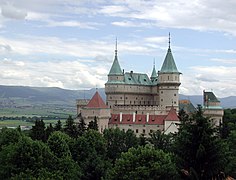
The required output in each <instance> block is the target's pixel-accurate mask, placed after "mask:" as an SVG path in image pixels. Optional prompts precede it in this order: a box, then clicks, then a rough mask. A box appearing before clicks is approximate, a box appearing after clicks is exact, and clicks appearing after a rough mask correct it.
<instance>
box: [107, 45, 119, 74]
mask: <svg viewBox="0 0 236 180" xmlns="http://www.w3.org/2000/svg"><path fill="white" fill-rule="evenodd" d="M109 75H123V73H122V70H121V68H120V64H119V61H118V57H117V47H116V50H115V59H114V61H113V64H112V66H111V69H110V72H109V74H108V76H109Z"/></svg>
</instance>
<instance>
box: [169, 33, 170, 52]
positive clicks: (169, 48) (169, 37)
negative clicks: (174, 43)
mask: <svg viewBox="0 0 236 180" xmlns="http://www.w3.org/2000/svg"><path fill="white" fill-rule="evenodd" d="M169 49H170V32H169Z"/></svg>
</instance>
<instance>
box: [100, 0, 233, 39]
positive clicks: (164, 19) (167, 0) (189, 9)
mask: <svg viewBox="0 0 236 180" xmlns="http://www.w3.org/2000/svg"><path fill="white" fill-rule="evenodd" d="M235 6H236V1H228V2H227V3H225V2H224V1H221V0H210V1H204V0H200V1H191V2H189V1H187V0H176V1H171V0H159V1H145V0H136V1H123V2H120V3H117V4H115V5H108V6H106V5H104V7H103V8H101V10H100V13H102V14H105V15H107V16H112V17H122V18H127V19H131V20H132V19H134V20H135V19H140V20H148V21H152V24H153V25H155V26H158V27H169V28H170V27H171V28H180V29H193V30H199V31H212V30H214V31H221V32H226V33H229V34H232V35H234V36H236V30H235V29H236V24H235V21H236V15H235V10H234V8H233V7H235ZM124 22H125V21H124ZM116 24H118V25H129V24H130V25H132V21H129V23H123V24H122V23H116Z"/></svg>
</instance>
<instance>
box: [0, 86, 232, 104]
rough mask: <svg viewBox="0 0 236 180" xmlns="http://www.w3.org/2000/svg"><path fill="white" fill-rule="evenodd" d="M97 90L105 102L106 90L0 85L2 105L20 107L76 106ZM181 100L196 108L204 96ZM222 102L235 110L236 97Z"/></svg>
mask: <svg viewBox="0 0 236 180" xmlns="http://www.w3.org/2000/svg"><path fill="white" fill-rule="evenodd" d="M96 90H97V91H98V92H99V93H100V95H101V97H102V98H103V100H105V98H106V96H105V89H104V88H99V89H95V88H92V89H88V90H69V89H62V88H59V87H31V86H5V85H0V103H1V104H2V105H3V104H4V103H3V101H4V102H7V101H8V100H9V101H14V102H15V104H17V105H20V103H22V102H24V103H27V104H32V105H34V104H40V103H41V104H60V105H63V104H65V105H67V106H68V105H69V106H76V99H90V98H91V97H92V96H93V95H94V93H95V92H96ZM179 99H180V100H182V99H188V100H190V101H191V102H192V103H193V105H194V106H196V105H197V104H202V101H203V97H202V95H191V96H190V95H183V94H180V96H179ZM218 99H219V100H220V101H221V106H222V107H223V108H235V107H236V96H228V97H224V98H218Z"/></svg>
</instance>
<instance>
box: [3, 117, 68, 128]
mask: <svg viewBox="0 0 236 180" xmlns="http://www.w3.org/2000/svg"><path fill="white" fill-rule="evenodd" d="M57 121H58V120H44V123H45V126H48V125H49V124H50V123H52V125H53V126H54V124H56V123H57ZM60 121H61V122H62V124H65V121H66V120H65V119H63V120H60ZM33 125H34V123H33V122H26V121H21V120H1V121H0V128H3V127H18V126H33Z"/></svg>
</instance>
